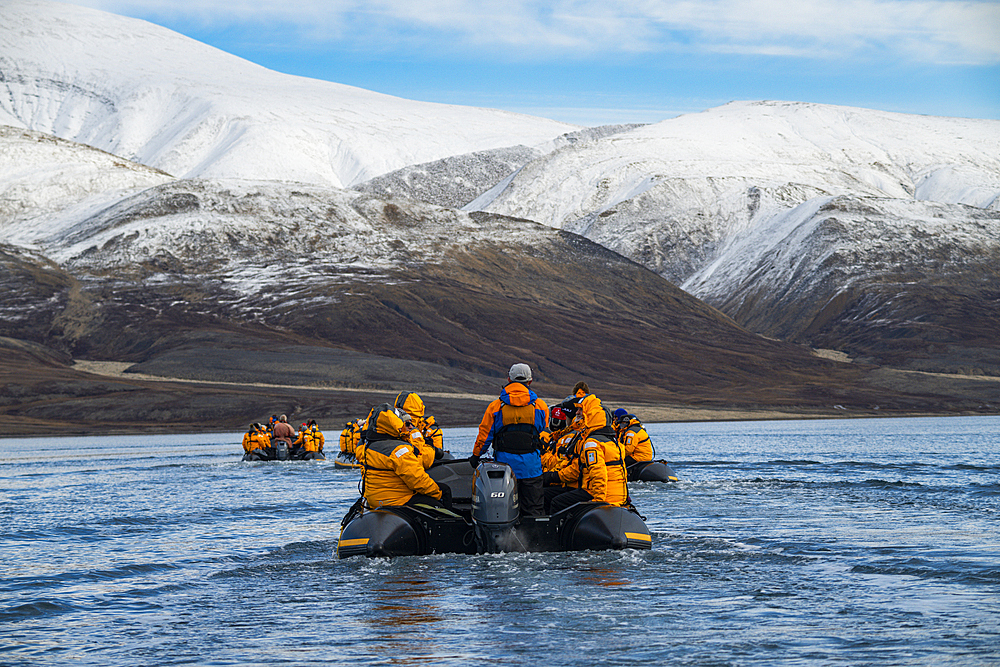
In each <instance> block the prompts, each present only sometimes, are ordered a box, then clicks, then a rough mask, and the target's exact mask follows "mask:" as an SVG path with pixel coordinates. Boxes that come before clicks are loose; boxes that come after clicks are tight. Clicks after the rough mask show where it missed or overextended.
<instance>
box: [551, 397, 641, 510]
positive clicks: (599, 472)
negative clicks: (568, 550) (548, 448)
mask: <svg viewBox="0 0 1000 667" xmlns="http://www.w3.org/2000/svg"><path fill="white" fill-rule="evenodd" d="M571 402H572V403H573V404H575V406H576V409H577V410H579V411H580V412H581V413H582V414H583V419H584V435H583V436H582V437H580V438H579V439H577V441H576V442H577V444H576V448H575V451H574V454H575V456H574V458H573V460H572V461H571V462H570V463H569V465H567V466H566V467H565V468H562V469H561V470H558V471H555V472H548V473H545V475H544V481H545V483H546V485H560V484H565V483H567V482H572V481H574V480H576V481H578V482H579V488H576V489H571V490H568V491H567V490H563V489H560V488H559V486H548V488H547V489H546V492H545V495H546V499H547V500H549V502H550V509H551V512H552V513H553V514H554V513H556V512H559V511H560V510H563V509H566V508H567V507H570V506H571V505H574V504H576V503H579V502H587V501H591V500H596V501H602V502H606V503H608V504H609V505H614V506H617V507H621V506H624V505H627V504H629V497H628V486H627V479H628V473H627V471H626V469H625V461H624V456H625V454H624V450H623V449H622V446H621V445H620V444H619V442H618V438H617V436H616V435H615V432H614V429H613V428H612V426H611V421H612V419H611V414H610V413H609V412H608V410H607V409H606V408H605V407H604V406H603V405H602V404H601V400H600V399H599V398H597V396H595V395H594V394H587V395H586V396H584V397H582V398H581V397H578V396H574V397H573V399H572V401H571ZM550 489H551V490H550Z"/></svg>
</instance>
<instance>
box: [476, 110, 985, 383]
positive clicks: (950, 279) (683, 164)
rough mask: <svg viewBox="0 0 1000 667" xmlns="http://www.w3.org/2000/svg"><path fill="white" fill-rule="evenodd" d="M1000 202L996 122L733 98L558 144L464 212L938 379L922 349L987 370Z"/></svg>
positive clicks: (763, 329)
mask: <svg viewBox="0 0 1000 667" xmlns="http://www.w3.org/2000/svg"><path fill="white" fill-rule="evenodd" d="M998 195H1000V121H993V120H973V119H959V118H935V117H925V116H911V115H905V114H894V113H884V112H878V111H871V110H864V109H853V108H844V107H834V106H825V105H816V104H804V103H783V102H744V103H732V104H729V105H726V106H724V107H720V108H718V109H711V110H709V111H706V112H703V113H699V114H692V115H689V116H682V117H679V118H675V119H672V120H668V121H664V122H661V123H658V124H656V125H651V126H645V127H642V128H638V129H635V130H633V131H631V132H627V133H623V134H618V135H614V136H611V137H607V138H604V139H601V140H599V141H595V142H590V143H587V144H581V145H576V146H567V147H564V148H562V149H560V150H557V151H554V152H552V153H549V154H547V155H545V156H542V157H540V158H538V159H536V160H534V161H533V162H531V163H528V164H527V165H525V166H524V167H523V168H522V169H521V170H520V171H519V172H517V173H516V174H514V175H512V176H511V177H510V178H509V179H507V180H506V181H504V182H502V183H500V184H499V185H498V186H497V187H496V188H494V189H493V190H491V191H490V192H487V193H485V194H484V195H482V196H481V197H480V198H479V199H477V200H476V201H474V202H472V203H471V204H469V205H468V206H467V207H466V208H467V209H468V210H486V211H491V212H496V213H502V214H504V215H512V216H518V217H523V218H527V219H531V220H536V221H539V222H542V223H544V224H547V225H551V226H553V227H557V228H561V229H565V230H567V231H572V232H576V233H579V234H582V235H583V236H586V237H587V238H589V239H591V240H593V241H596V242H598V243H600V244H602V245H604V246H605V247H608V248H611V249H613V250H615V251H617V252H620V253H621V254H623V255H625V256H627V257H631V258H633V259H635V260H636V261H638V262H641V263H642V264H644V265H645V266H647V267H649V268H651V269H653V270H655V271H657V272H658V273H660V274H661V275H663V276H665V277H666V278H668V279H670V280H671V281H673V282H675V283H677V284H679V285H681V287H682V288H684V289H685V290H687V291H689V292H690V293H692V294H694V295H695V296H698V297H699V298H702V299H704V300H706V301H707V302H708V303H710V304H712V305H715V306H717V307H719V308H721V309H722V310H723V311H724V312H726V313H727V314H729V315H731V316H732V317H734V318H735V319H736V320H737V321H738V322H740V323H741V324H744V325H745V326H748V327H750V328H752V330H754V331H757V332H760V333H763V334H766V335H770V336H776V337H781V338H783V339H786V340H796V341H799V342H803V343H807V344H810V345H814V346H817V347H824V346H827V347H836V348H840V349H845V350H847V351H849V352H851V353H852V354H856V355H859V356H864V357H868V358H872V359H875V360H877V361H879V362H880V363H888V362H889V361H890V360H891V361H893V362H897V363H898V362H899V361H900V359H901V358H902V360H903V363H904V365H907V364H911V365H915V366H916V367H919V368H924V369H933V370H946V369H950V370H955V369H956V368H957V367H958V366H957V362H956V361H955V360H954V359H953V360H952V361H950V362H944V361H943V360H942V359H939V358H937V357H939V356H942V355H940V354H939V353H940V350H939V351H938V352H928V350H929V349H930V347H929V346H930V343H931V341H932V340H933V341H935V342H936V343H937V344H940V345H941V346H948V345H953V346H954V345H966V346H969V345H971V346H973V347H976V348H977V349H980V350H986V349H989V350H991V351H990V352H988V353H983V354H978V353H977V354H976V355H972V356H973V357H974V358H970V359H966V358H965V357H962V358H963V363H962V365H961V368H962V369H972V370H973V371H975V370H976V369H980V370H985V371H986V372H990V373H998V372H1000V350H998V349H997V345H996V344H995V342H990V341H989V340H988V338H987V339H986V340H984V339H983V336H982V335H981V334H982V332H986V331H989V329H990V324H989V323H990V322H995V323H1000V308H998V306H997V302H996V301H995V299H996V297H995V296H993V297H991V296H990V294H992V293H996V292H998V291H1000V283H998V282H997V276H998V273H1000V261H998V257H1000V198H998ZM903 277H905V280H903ZM903 282H905V283H907V284H909V285H911V287H908V288H905V289H903V288H896V287H894V286H897V287H898V285H899V284H901V283H903ZM931 285H934V286H936V289H940V288H942V286H947V289H948V290H950V294H951V295H952V299H953V300H954V301H955V302H956V303H952V304H951V305H950V306H949V308H948V309H941V308H940V307H939V306H940V302H939V301H932V299H933V298H935V297H933V295H932V291H933V290H930V286H931ZM876 294H877V295H878V296H877V297H876V296H874V295H876ZM904 294H905V295H906V296H905V298H904ZM959 295H961V296H959ZM958 301H961V302H962V303H961V304H960V305H959V304H958V303H957V302H958ZM913 318H918V319H917V322H918V323H916V324H915V323H914V319H913ZM966 329H969V330H976V331H979V332H980V333H977V334H975V335H971V334H969V331H967V330H966ZM942 332H946V333H942ZM900 340H907V341H909V342H910V343H911V345H912V348H913V349H912V350H910V352H911V353H912V355H911V356H915V357H919V359H911V358H908V357H907V354H906V353H904V352H903V350H902V346H901V343H900V342H899V341H900ZM891 341H894V342H891ZM918 350H919V351H918ZM943 356H945V357H946V356H948V355H943ZM959 356H961V355H959Z"/></svg>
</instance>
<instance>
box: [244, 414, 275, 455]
mask: <svg viewBox="0 0 1000 667" xmlns="http://www.w3.org/2000/svg"><path fill="white" fill-rule="evenodd" d="M254 452H256V454H254ZM243 453H244V456H243V458H244V460H247V459H249V458H250V457H251V456H254V457H255V458H257V459H260V460H265V461H270V460H271V459H273V458H274V449H273V448H272V447H271V436H270V435H268V433H267V429H266V428H265V427H264V425H263V424H259V423H257V422H254V423H252V424H250V430H249V431H247V432H246V435H244V436H243Z"/></svg>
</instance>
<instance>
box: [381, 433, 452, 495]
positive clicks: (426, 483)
mask: <svg viewBox="0 0 1000 667" xmlns="http://www.w3.org/2000/svg"><path fill="white" fill-rule="evenodd" d="M412 448H413V445H411V444H410V443H408V442H404V443H400V445H399V447H396V449H394V450H392V456H390V457H389V461H390V462H391V463H390V465H392V469H393V471H394V472H395V473H396V474H397V475H399V478H400V479H401V480H403V482H404V483H405V484H406V486H408V487H410V490H411V491H413V492H414V493H422V494H424V495H427V496H431V497H432V498H438V499H440V498H441V489H440V487H438V485H437V482H435V481H434V480H433V479H431V476H430V475H428V474H427V471H425V470H424V466H423V465H422V464H421V463H420V461H419V460H418V459H417V457H416V456H415V455H414V454H413V449H412Z"/></svg>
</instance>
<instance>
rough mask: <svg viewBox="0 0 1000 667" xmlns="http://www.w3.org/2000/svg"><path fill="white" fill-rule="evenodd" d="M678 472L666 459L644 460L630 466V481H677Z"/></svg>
mask: <svg viewBox="0 0 1000 667" xmlns="http://www.w3.org/2000/svg"><path fill="white" fill-rule="evenodd" d="M677 480H678V477H677V473H676V472H674V469H673V468H671V467H670V466H669V465H668V464H667V462H666V461H642V462H639V463H633V464H632V465H630V466H628V481H630V482H676V481H677Z"/></svg>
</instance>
